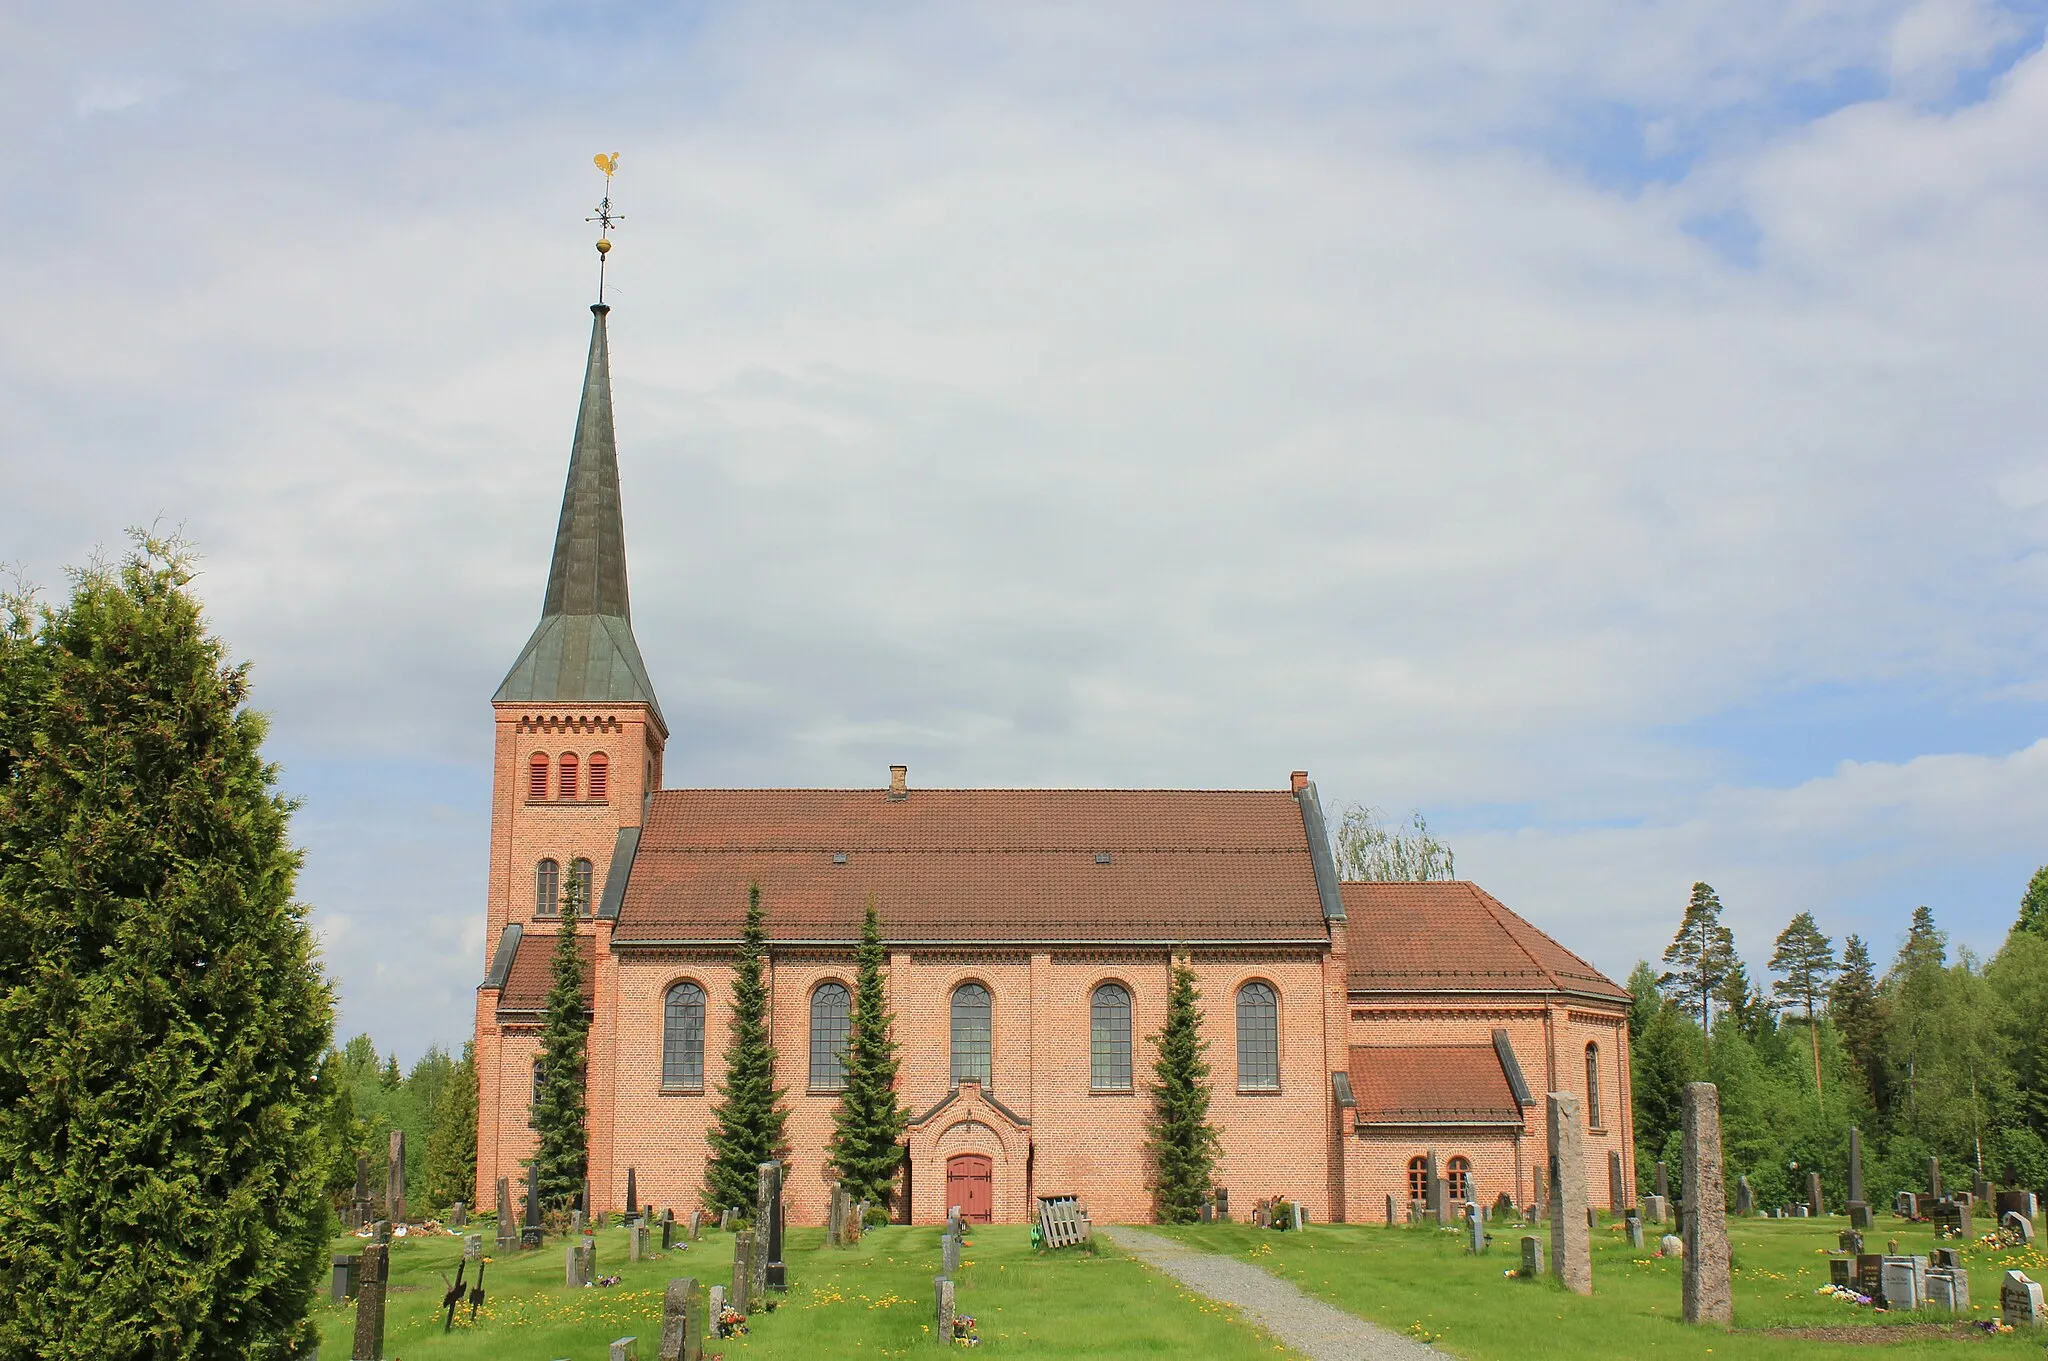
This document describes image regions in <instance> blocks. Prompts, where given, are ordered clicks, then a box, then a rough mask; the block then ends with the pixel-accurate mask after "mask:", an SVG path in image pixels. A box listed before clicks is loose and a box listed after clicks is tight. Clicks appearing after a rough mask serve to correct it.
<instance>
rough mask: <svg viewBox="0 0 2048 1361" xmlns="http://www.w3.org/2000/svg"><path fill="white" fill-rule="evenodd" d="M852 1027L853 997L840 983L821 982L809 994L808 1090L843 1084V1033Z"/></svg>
mask: <svg viewBox="0 0 2048 1361" xmlns="http://www.w3.org/2000/svg"><path fill="white" fill-rule="evenodd" d="M852 1028H853V997H852V995H851V994H850V993H848V992H847V991H846V988H845V986H844V985H843V984H839V983H820V984H819V985H818V988H817V991H815V992H813V993H812V994H811V1090H812V1091H814V1092H837V1091H842V1090H844V1089H845V1087H846V1036H847V1032H848V1031H850V1030H851V1029H852Z"/></svg>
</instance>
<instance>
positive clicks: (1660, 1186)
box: [1656, 1163, 1671, 1201]
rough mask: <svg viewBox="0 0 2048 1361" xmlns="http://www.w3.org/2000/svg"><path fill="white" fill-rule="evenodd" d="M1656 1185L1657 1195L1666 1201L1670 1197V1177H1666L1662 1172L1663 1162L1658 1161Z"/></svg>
mask: <svg viewBox="0 0 2048 1361" xmlns="http://www.w3.org/2000/svg"><path fill="white" fill-rule="evenodd" d="M1656 1187H1657V1195H1658V1196H1659V1197H1660V1198H1662V1199H1664V1200H1667V1201H1668V1200H1670V1199H1671V1181H1670V1178H1668V1177H1667V1176H1666V1175H1665V1173H1664V1164H1663V1163H1658V1164H1657V1180H1656Z"/></svg>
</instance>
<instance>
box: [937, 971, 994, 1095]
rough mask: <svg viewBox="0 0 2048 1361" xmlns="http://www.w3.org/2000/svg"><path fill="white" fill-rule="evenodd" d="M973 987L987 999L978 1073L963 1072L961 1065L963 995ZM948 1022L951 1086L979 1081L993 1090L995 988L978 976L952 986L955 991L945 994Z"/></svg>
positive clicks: (984, 1088) (985, 1089)
mask: <svg viewBox="0 0 2048 1361" xmlns="http://www.w3.org/2000/svg"><path fill="white" fill-rule="evenodd" d="M970 988H972V989H975V990H977V991H979V992H980V993H981V995H982V997H983V998H984V999H985V1001H986V1007H985V1009H984V1012H983V1015H984V1017H985V1020H984V1022H983V1027H982V1034H981V1041H980V1042H981V1047H982V1049H983V1054H982V1067H981V1071H980V1072H979V1073H963V1072H962V1071H961V1064H960V1058H961V1043H960V998H961V995H962V994H963V993H965V992H967V990H968V989H970ZM971 1019H972V1018H970V1020H971ZM946 1021H947V1027H946V1036H947V1055H946V1061H947V1071H948V1072H949V1073H950V1074H951V1075H952V1085H953V1086H954V1087H955V1088H957V1087H959V1085H960V1084H961V1083H962V1082H979V1083H980V1084H981V1089H982V1090H983V1091H988V1090H990V1089H991V1088H992V1087H993V1086H994V1079H995V1061H996V991H995V989H994V988H991V987H990V986H989V985H988V984H986V983H984V982H982V981H981V980H980V979H978V978H963V979H961V980H960V981H959V982H958V983H955V984H954V985H953V990H952V991H951V992H949V993H948V994H947V995H946ZM973 1038H974V1037H973V1036H971V1035H970V1036H969V1041H970V1043H972V1041H973Z"/></svg>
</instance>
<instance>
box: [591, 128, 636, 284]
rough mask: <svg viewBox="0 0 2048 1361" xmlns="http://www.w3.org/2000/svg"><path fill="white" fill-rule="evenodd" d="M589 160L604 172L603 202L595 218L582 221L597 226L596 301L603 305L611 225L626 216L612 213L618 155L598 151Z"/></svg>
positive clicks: (624, 218)
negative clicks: (614, 177)
mask: <svg viewBox="0 0 2048 1361" xmlns="http://www.w3.org/2000/svg"><path fill="white" fill-rule="evenodd" d="M590 159H591V163H592V164H593V165H595V166H596V167H597V168H598V169H599V170H602V171H603V172H604V201H603V202H602V203H600V204H598V205H597V216H595V217H586V218H584V219H583V220H584V221H585V222H595V223H596V224H597V301H598V303H599V304H600V305H602V304H603V303H604V262H605V257H606V256H608V255H610V254H611V253H612V241H611V233H612V223H614V222H624V221H625V220H626V215H625V214H624V213H615V212H613V211H612V175H613V174H614V173H616V172H617V170H618V168H619V153H618V152H616V151H614V152H613V153H612V154H611V155H609V156H607V155H605V154H604V153H603V152H602V151H600V152H598V153H597V155H595V156H593V157H591V158H590Z"/></svg>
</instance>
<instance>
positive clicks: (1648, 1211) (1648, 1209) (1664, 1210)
mask: <svg viewBox="0 0 2048 1361" xmlns="http://www.w3.org/2000/svg"><path fill="white" fill-rule="evenodd" d="M1643 1218H1645V1219H1647V1220H1649V1221H1650V1222H1651V1223H1652V1224H1662V1223H1663V1222H1664V1221H1665V1220H1667V1219H1669V1218H1671V1202H1670V1201H1668V1200H1666V1199H1665V1198H1664V1197H1663V1196H1660V1195H1647V1196H1644V1197H1643Z"/></svg>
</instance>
